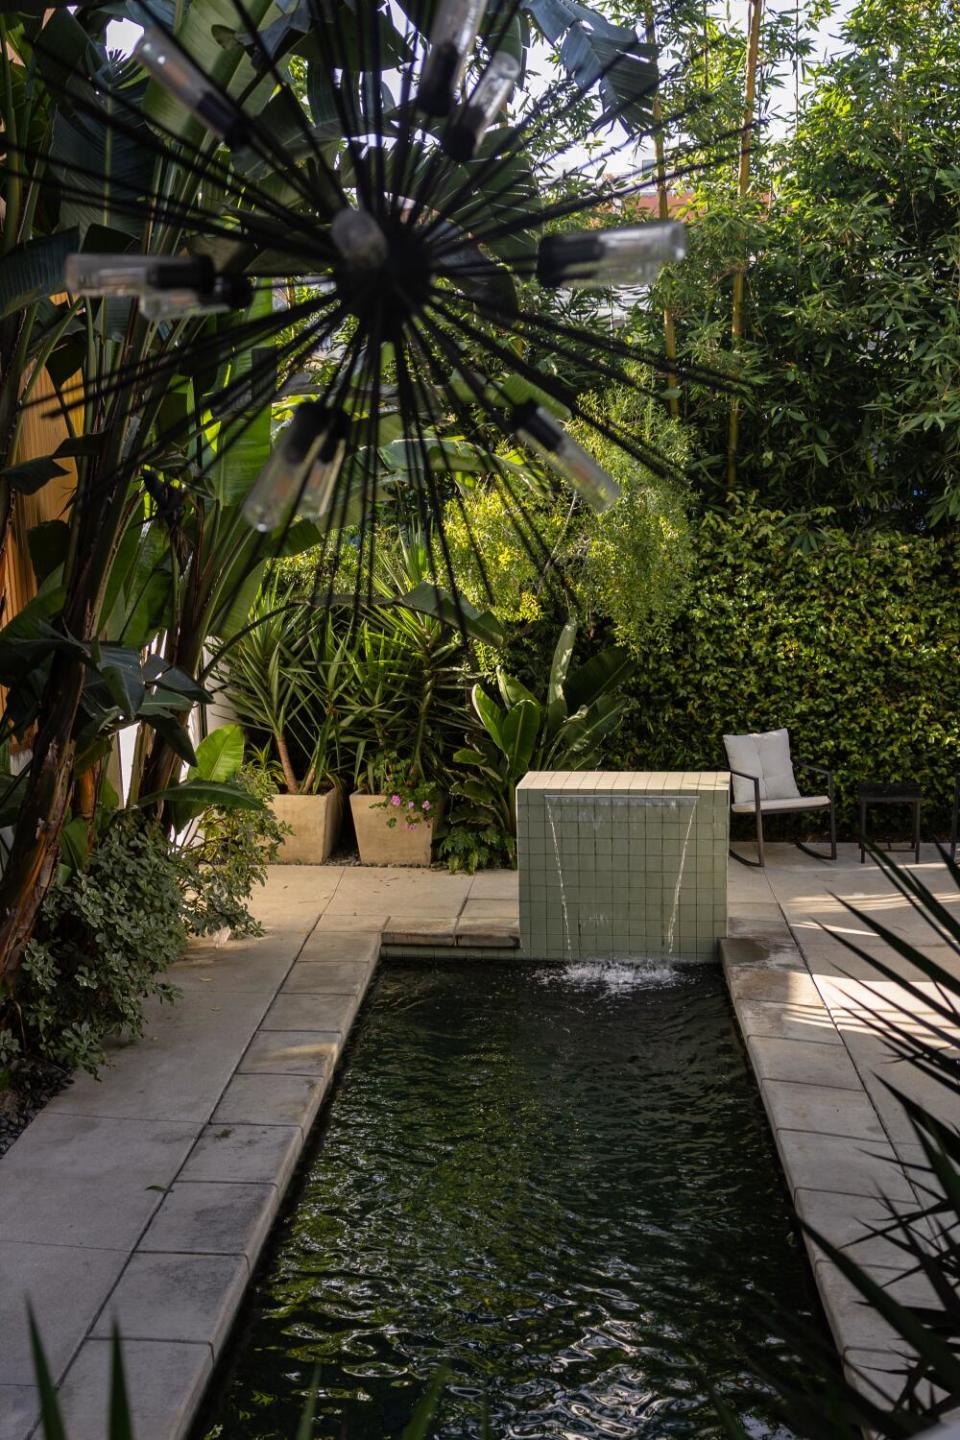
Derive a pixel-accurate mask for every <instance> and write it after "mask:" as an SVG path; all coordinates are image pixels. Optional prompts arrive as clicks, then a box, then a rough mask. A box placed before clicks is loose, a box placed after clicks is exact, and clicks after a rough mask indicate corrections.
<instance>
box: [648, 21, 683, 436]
mask: <svg viewBox="0 0 960 1440" xmlns="http://www.w3.org/2000/svg"><path fill="white" fill-rule="evenodd" d="M644 23H645V27H646V41H647V44H648V45H652V46H653V47H654V49H656V44H657V26H656V21H655V19H654V14H653V4H652V0H644ZM662 121H663V107H662V105H661V104H660V94H659V91H657V93H656V94H655V95H654V97H653V134H654V139H653V144H654V153H655V156H656V176H657V218H658V219H660V220H669V219H670V199H669V196H668V194H667V164H666V156H665V153H664V144H663V128H662ZM663 348H664V353H665V354H666V357H667V365H668V369H667V388H668V389H669V390H670V392H671V393H670V396H669V405H670V414H671V415H672V416H673V418H674V419H675V420H676V419H678V418H679V416H680V396H679V395H678V394H677V391H678V389H679V382H678V379H677V374H676V370H675V369H674V363H675V361H676V358H677V333H676V329H675V327H674V323H673V312H672V311H671V309H670V307H669V305H665V306H664V307H663Z"/></svg>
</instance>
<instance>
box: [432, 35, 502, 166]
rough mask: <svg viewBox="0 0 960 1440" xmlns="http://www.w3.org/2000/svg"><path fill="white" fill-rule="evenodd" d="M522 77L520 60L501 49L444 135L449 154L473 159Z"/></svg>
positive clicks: (461, 159) (458, 158)
mask: <svg viewBox="0 0 960 1440" xmlns="http://www.w3.org/2000/svg"><path fill="white" fill-rule="evenodd" d="M519 78H520V61H519V60H517V59H516V57H515V56H513V55H508V54H507V52H506V51H505V50H498V51H497V53H496V55H494V57H493V59H492V60H491V61H490V64H489V65H488V66H487V68H486V70H485V71H484V73H483V78H482V79H481V81H480V83H479V85H478V86H477V88H476V90H474V92H473V94H472V95H471V97H470V99H469V101H468V102H467V104H466V105H464V106H462V108H461V110H460V113H459V114H458V115H457V117H456V119H455V120H454V121H453V123H452V124H451V125H450V128H449V130H448V132H447V134H446V136H445V137H444V145H445V147H446V150H447V154H448V155H450V156H452V158H453V159H454V160H460V161H463V160H472V159H473V157H474V155H475V154H476V153H477V150H478V149H479V148H480V141H481V140H482V139H483V137H484V135H486V133H487V131H488V130H489V128H490V126H491V125H492V124H493V122H494V121H495V120H496V118H497V116H498V115H499V114H500V112H501V111H502V110H503V108H504V106H505V105H506V103H507V101H508V100H509V99H510V96H511V94H512V93H513V87H514V86H515V85H516V83H517V81H518V80H519Z"/></svg>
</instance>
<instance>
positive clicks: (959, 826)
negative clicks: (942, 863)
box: [950, 775, 960, 860]
mask: <svg viewBox="0 0 960 1440" xmlns="http://www.w3.org/2000/svg"><path fill="white" fill-rule="evenodd" d="M958 842H960V775H954V777H953V819H952V820H951V821H950V859H951V860H956V858H957V843H958Z"/></svg>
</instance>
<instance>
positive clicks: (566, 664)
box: [547, 619, 577, 707]
mask: <svg viewBox="0 0 960 1440" xmlns="http://www.w3.org/2000/svg"><path fill="white" fill-rule="evenodd" d="M576 638H577V622H576V620H573V619H570V620H568V621H567V623H566V625H564V627H563V629H562V630H561V631H560V636H559V639H558V640H557V643H556V645H555V647H554V651H553V660H552V662H551V664H550V679H549V681H548V684H547V705H548V706H550V707H553V706H554V705H556V704H557V701H563V700H564V686H565V684H566V681H567V671H568V670H569V668H570V659H571V657H572V655H573V647H574V644H575V642H576Z"/></svg>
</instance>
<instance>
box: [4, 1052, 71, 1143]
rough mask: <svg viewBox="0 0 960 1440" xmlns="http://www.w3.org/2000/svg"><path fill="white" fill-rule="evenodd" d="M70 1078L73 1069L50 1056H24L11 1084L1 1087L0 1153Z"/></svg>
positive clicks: (14, 1072)
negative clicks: (48, 1057) (54, 1060)
mask: <svg viewBox="0 0 960 1440" xmlns="http://www.w3.org/2000/svg"><path fill="white" fill-rule="evenodd" d="M69 1079H70V1071H69V1070H65V1069H64V1068H63V1066H62V1065H54V1064H52V1063H51V1062H50V1061H49V1060H24V1061H21V1062H20V1064H18V1065H17V1066H16V1067H15V1069H14V1070H13V1071H12V1073H11V1075H10V1083H9V1086H8V1088H7V1089H5V1090H0V1155H3V1154H4V1152H5V1151H7V1150H9V1149H10V1146H11V1145H12V1144H13V1142H14V1140H16V1138H17V1136H18V1135H19V1134H20V1132H21V1131H22V1130H25V1129H26V1128H27V1126H28V1125H29V1124H30V1121H31V1120H32V1119H33V1117H34V1115H37V1114H39V1112H40V1111H41V1110H42V1109H43V1107H44V1105H46V1103H47V1101H48V1100H52V1099H53V1097H54V1095H57V1094H59V1092H60V1091H61V1090H62V1089H63V1087H64V1086H65V1085H66V1084H67V1082H68V1081H69Z"/></svg>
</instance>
